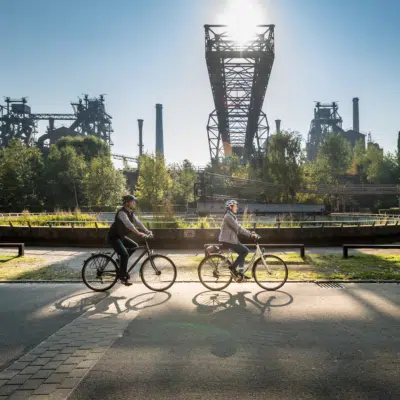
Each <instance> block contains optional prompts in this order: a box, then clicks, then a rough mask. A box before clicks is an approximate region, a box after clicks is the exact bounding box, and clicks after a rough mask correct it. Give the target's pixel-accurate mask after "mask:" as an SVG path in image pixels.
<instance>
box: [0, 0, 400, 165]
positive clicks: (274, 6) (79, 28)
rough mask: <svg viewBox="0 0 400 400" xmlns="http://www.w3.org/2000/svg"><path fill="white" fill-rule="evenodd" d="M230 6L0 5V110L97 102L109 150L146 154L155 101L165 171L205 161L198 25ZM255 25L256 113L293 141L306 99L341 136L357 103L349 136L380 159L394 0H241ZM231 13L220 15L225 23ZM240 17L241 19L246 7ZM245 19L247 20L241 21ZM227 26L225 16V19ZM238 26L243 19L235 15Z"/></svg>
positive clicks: (395, 79)
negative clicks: (370, 143)
mask: <svg viewBox="0 0 400 400" xmlns="http://www.w3.org/2000/svg"><path fill="white" fill-rule="evenodd" d="M237 1H239V0H113V1H111V0H84V1H82V0H57V1H54V0H19V1H14V0H0V38H1V53H0V54H1V55H0V57H1V62H0V103H2V102H3V97H4V96H10V97H22V96H28V99H29V100H28V101H29V104H30V106H31V108H32V113H43V112H54V113H70V112H72V108H71V106H70V102H71V101H76V100H77V97H78V96H82V94H83V93H88V94H89V95H90V96H97V95H99V94H106V107H107V112H108V113H109V114H110V115H112V117H113V128H114V134H113V138H112V139H113V142H114V147H113V150H112V151H113V152H114V153H118V154H124V155H127V156H137V155H138V146H137V145H138V126H137V119H138V118H142V119H144V139H143V140H144V150H145V151H147V152H154V151H155V120H156V119H155V104H156V103H161V104H163V113H164V114H163V117H164V150H165V157H166V159H167V161H169V162H179V161H182V160H183V159H189V160H190V161H192V162H193V163H194V164H195V165H198V166H205V165H206V163H207V162H209V159H210V155H209V149H208V139H207V131H206V125H207V120H208V115H209V113H210V112H212V111H213V109H214V104H213V98H212V93H211V86H210V83H209V78H208V73H207V67H206V61H205V49H204V24H215V23H225V22H226V18H228V14H229V13H231V11H232V3H233V2H237ZM248 2H252V3H254V9H257V12H256V13H255V15H257V21H256V23H265V24H274V25H275V62H274V65H273V68H272V73H271V78H270V81H269V85H268V88H267V93H266V97H265V102H264V106H263V110H264V112H265V113H266V114H267V117H268V120H269V123H270V126H271V133H273V132H274V127H275V124H274V120H275V119H278V118H279V119H281V120H282V129H291V130H295V131H298V132H300V133H301V134H302V136H303V138H304V143H305V140H306V138H307V133H308V130H309V127H310V122H311V119H312V117H313V109H314V105H315V103H314V102H315V101H321V102H332V101H337V102H338V103H339V114H340V115H341V116H342V118H343V128H344V129H348V128H351V126H352V98H353V97H359V99H360V130H361V131H362V132H363V133H366V134H368V133H369V132H371V134H372V139H373V140H374V141H376V142H378V143H379V144H380V145H381V146H382V147H383V148H384V149H385V150H386V151H390V150H394V149H395V148H396V146H397V132H398V131H399V130H400V79H399V78H400V77H399V74H400V69H399V66H400V24H399V20H400V2H399V1H398V0H336V1H321V0H246V1H245V3H246V4H248ZM229 15H231V14H229ZM243 15H247V22H248V19H249V18H250V17H249V14H246V10H244V11H243ZM253 15H254V12H253ZM230 18H231V17H230ZM241 18H243V16H242V15H241Z"/></svg>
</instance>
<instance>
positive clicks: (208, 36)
mask: <svg viewBox="0 0 400 400" xmlns="http://www.w3.org/2000/svg"><path fill="white" fill-rule="evenodd" d="M204 28H205V47H206V49H205V50H206V62H207V68H208V75H209V78H210V83H211V89H212V94H213V98H214V104H215V110H214V111H213V112H212V113H211V114H210V115H209V119H208V124H207V133H208V141H209V149H210V156H211V160H212V161H216V162H218V161H219V160H220V159H222V158H223V157H228V156H231V155H232V154H236V155H238V156H239V157H243V158H244V159H250V158H251V157H254V156H257V155H259V154H261V152H262V151H263V144H264V142H265V140H266V139H267V138H268V133H269V126H268V120H267V117H266V115H265V113H264V112H263V111H262V106H263V103H264V98H265V93H266V89H267V85H268V81H269V78H270V75H271V70H272V65H273V62H274V58H275V50H274V25H259V26H256V27H255V29H254V30H255V31H254V36H253V37H252V38H251V39H249V40H247V41H246V42H245V43H237V42H235V41H234V40H233V39H232V35H230V33H229V27H228V26H226V25H205V26H204Z"/></svg>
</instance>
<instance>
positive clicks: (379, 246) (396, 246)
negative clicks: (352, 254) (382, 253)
mask: <svg viewBox="0 0 400 400" xmlns="http://www.w3.org/2000/svg"><path fill="white" fill-rule="evenodd" d="M349 249H400V244H344V245H343V258H348V257H349Z"/></svg>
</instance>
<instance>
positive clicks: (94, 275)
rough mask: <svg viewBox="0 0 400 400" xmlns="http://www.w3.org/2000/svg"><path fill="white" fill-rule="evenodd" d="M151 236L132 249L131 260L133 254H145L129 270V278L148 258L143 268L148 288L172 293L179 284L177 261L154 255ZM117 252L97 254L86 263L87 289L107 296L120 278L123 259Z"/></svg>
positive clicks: (143, 277) (142, 274) (84, 280)
mask: <svg viewBox="0 0 400 400" xmlns="http://www.w3.org/2000/svg"><path fill="white" fill-rule="evenodd" d="M150 238H152V236H151V235H147V236H145V237H144V239H145V244H144V245H142V246H138V247H135V248H134V249H128V252H129V256H131V255H132V254H133V252H134V251H135V252H136V251H138V250H140V249H143V252H142V254H141V255H140V256H139V257H138V258H137V259H136V260H135V262H134V263H133V264H132V265H131V267H130V268H129V269H128V274H129V273H130V272H131V271H132V270H133V268H135V266H136V265H137V264H138V263H139V262H140V260H141V259H142V258H143V257H144V256H146V255H147V258H146V259H145V260H144V261H143V263H142V266H141V267H140V278H141V279H142V282H143V283H144V285H145V286H146V287H148V288H149V289H150V290H154V291H156V292H162V291H164V290H167V289H169V288H170V287H171V286H172V285H173V284H174V282H175V280H176V275H177V272H176V266H175V264H174V263H173V261H172V260H171V259H170V258H168V257H166V256H163V255H161V254H154V253H153V250H151V249H150V246H149V243H148V240H149V239H150ZM116 254H117V253H116V252H115V251H114V252H113V253H111V252H105V253H94V254H92V255H91V257H89V258H88V259H87V260H85V262H84V263H83V267H82V279H83V282H84V283H85V285H86V286H87V287H88V288H89V289H91V290H94V291H96V292H105V291H106V290H109V289H111V288H112V287H113V286H114V285H115V284H116V283H117V280H118V277H119V265H120V259H119V255H118V254H117V257H115V255H116Z"/></svg>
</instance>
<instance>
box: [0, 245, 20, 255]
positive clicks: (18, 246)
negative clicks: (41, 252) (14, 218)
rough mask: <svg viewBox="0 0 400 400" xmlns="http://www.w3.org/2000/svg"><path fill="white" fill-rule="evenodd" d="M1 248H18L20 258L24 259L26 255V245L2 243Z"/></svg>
mask: <svg viewBox="0 0 400 400" xmlns="http://www.w3.org/2000/svg"><path fill="white" fill-rule="evenodd" d="M0 247H11V248H13V247H17V248H18V256H19V257H22V256H23V255H24V254H25V244H24V243H0Z"/></svg>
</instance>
